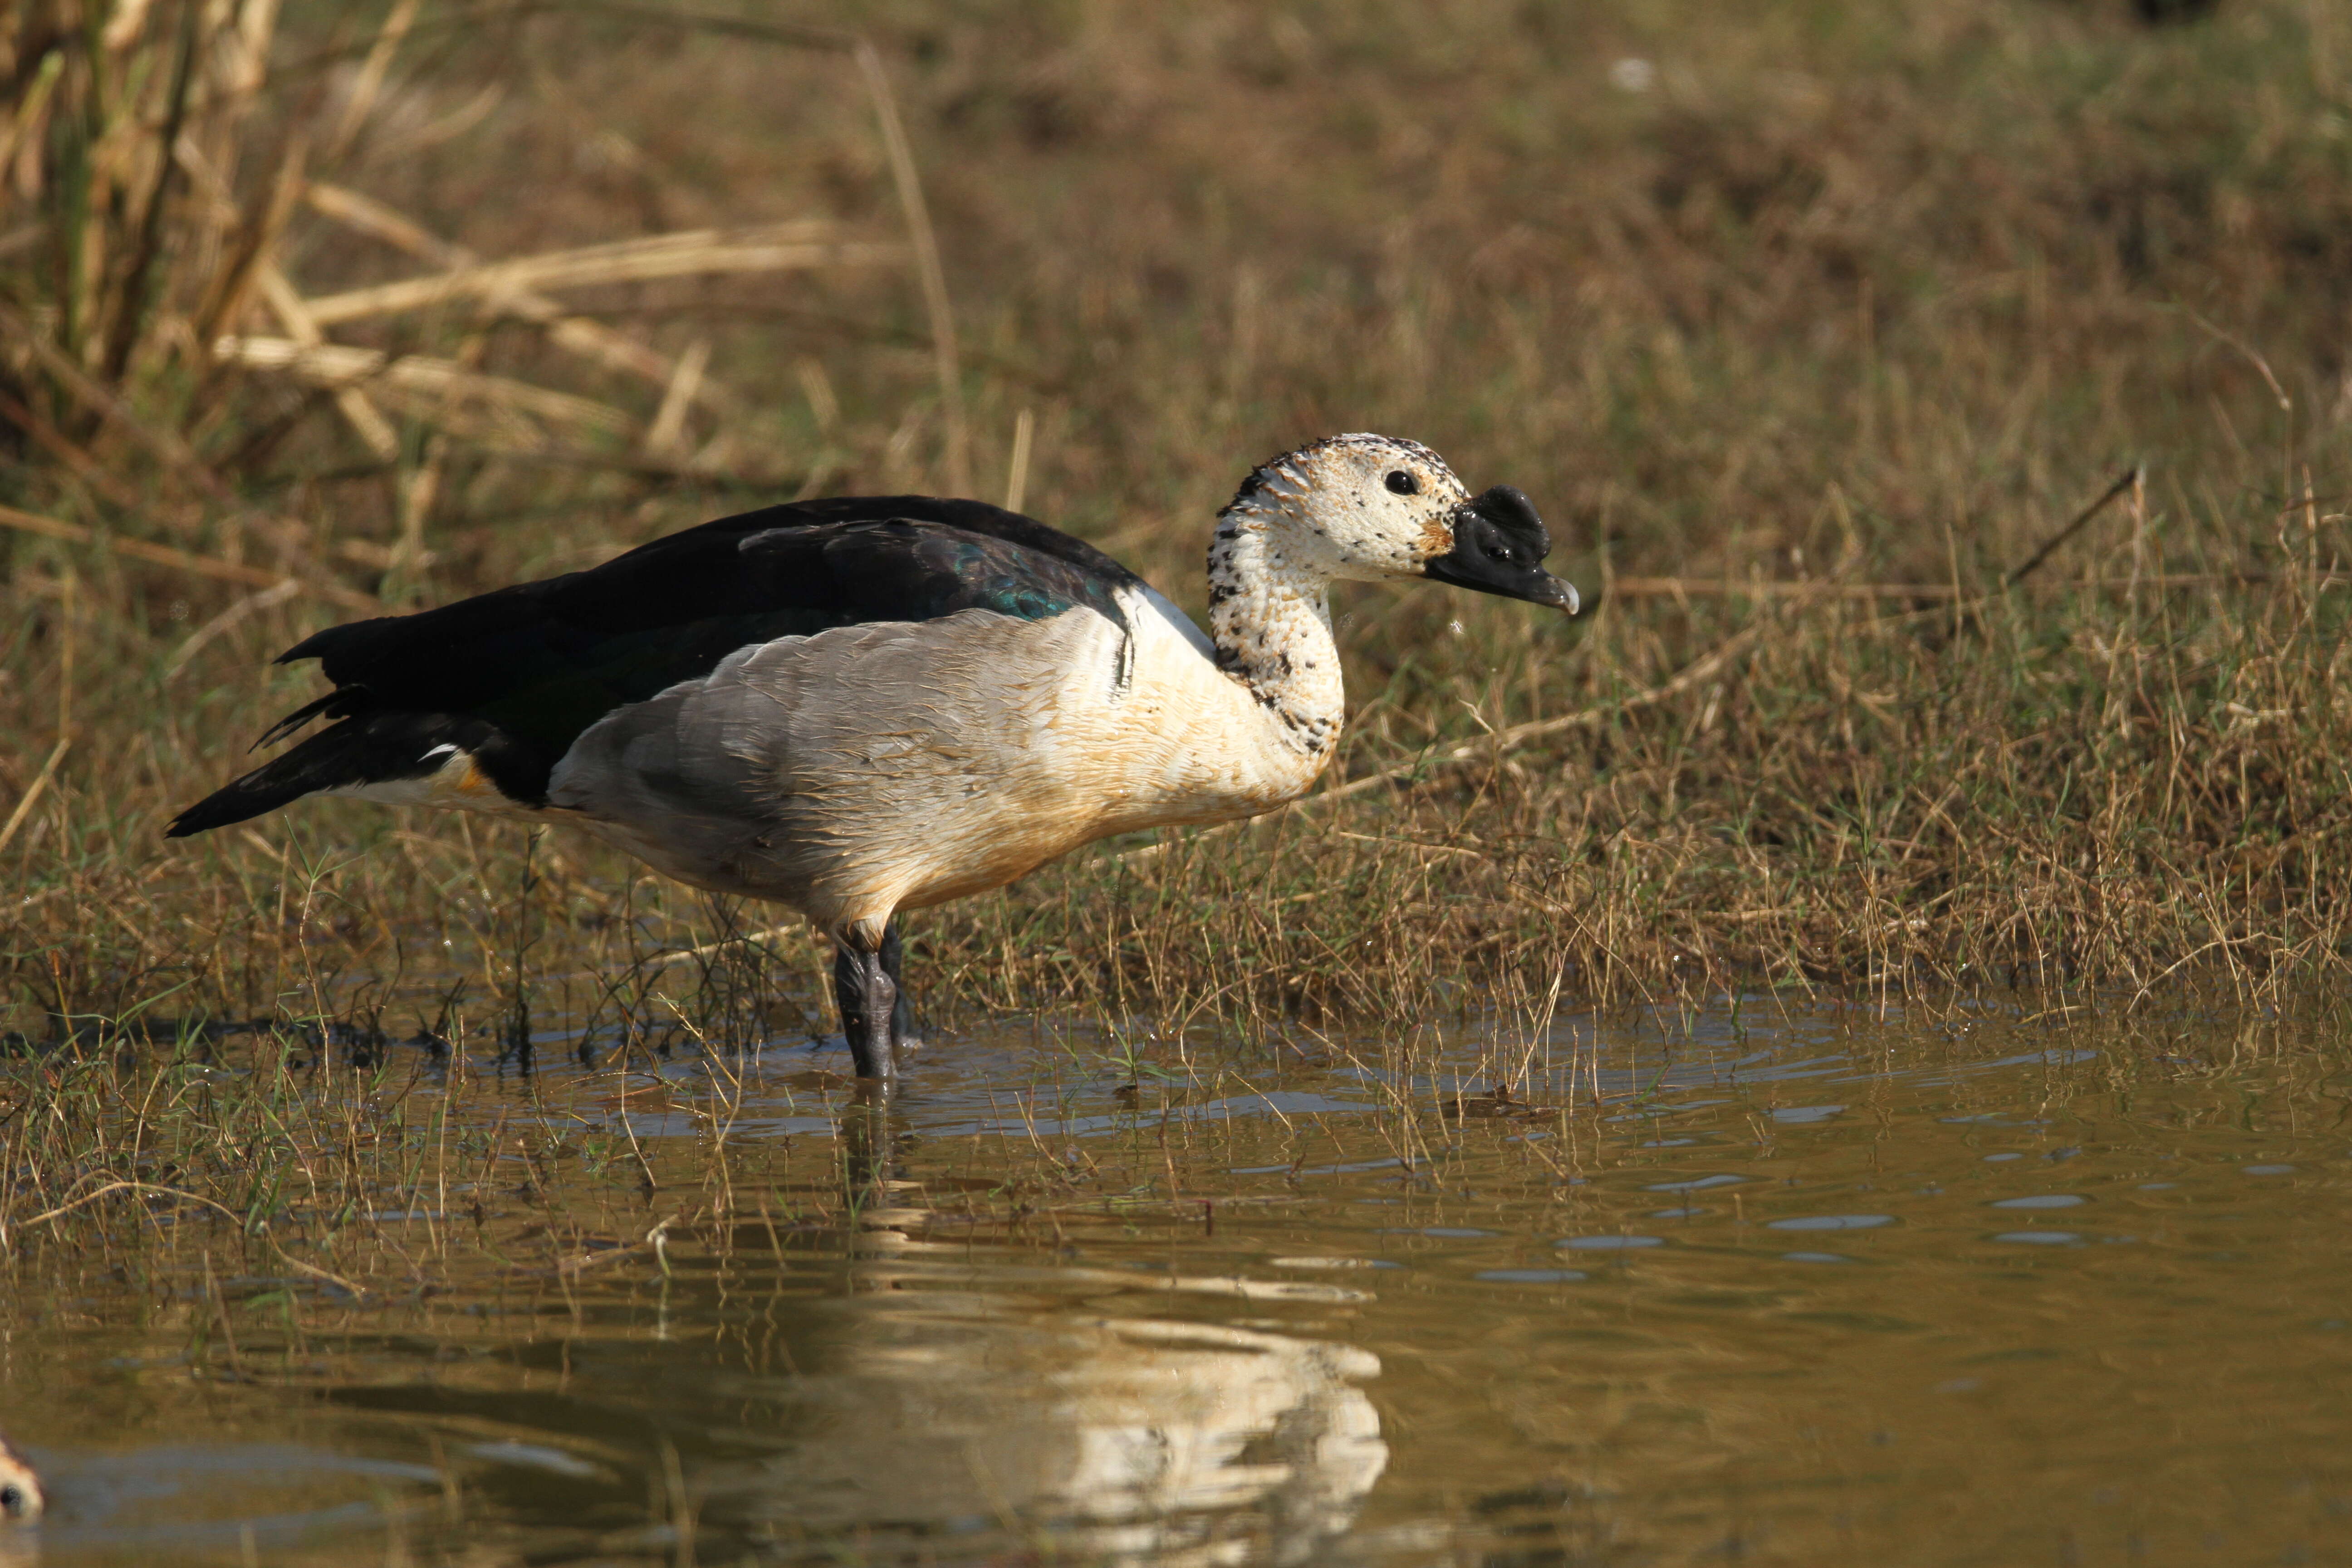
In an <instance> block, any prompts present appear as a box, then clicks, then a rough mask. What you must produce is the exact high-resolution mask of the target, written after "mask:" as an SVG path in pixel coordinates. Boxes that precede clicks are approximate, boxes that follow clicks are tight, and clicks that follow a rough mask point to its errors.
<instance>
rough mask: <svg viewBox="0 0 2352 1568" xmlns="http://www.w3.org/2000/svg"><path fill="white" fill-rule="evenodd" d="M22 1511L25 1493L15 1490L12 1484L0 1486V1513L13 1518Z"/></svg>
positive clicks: (23, 1509)
mask: <svg viewBox="0 0 2352 1568" xmlns="http://www.w3.org/2000/svg"><path fill="white" fill-rule="evenodd" d="M24 1511H25V1494H24V1493H23V1492H21V1491H19V1490H17V1489H16V1486H15V1485H14V1484H11V1485H8V1486H5V1487H0V1513H5V1514H6V1515H7V1516H8V1517H9V1518H10V1519H15V1518H16V1516H17V1515H19V1514H21V1513H23V1512H24Z"/></svg>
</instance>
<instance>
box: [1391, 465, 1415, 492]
mask: <svg viewBox="0 0 2352 1568" xmlns="http://www.w3.org/2000/svg"><path fill="white" fill-rule="evenodd" d="M1387 483H1388V487H1389V489H1392V490H1394V491H1395V492H1396V493H1397V494H1399V495H1401V496H1417V495H1419V494H1420V493H1421V481H1420V480H1419V479H1415V478H1413V477H1412V475H1411V474H1408V473H1406V472H1405V471H1404V470H1403V469H1402V468H1391V469H1390V470H1389V477H1388V480H1387Z"/></svg>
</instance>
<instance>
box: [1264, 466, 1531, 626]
mask: <svg viewBox="0 0 2352 1568" xmlns="http://www.w3.org/2000/svg"><path fill="white" fill-rule="evenodd" d="M1242 528H1256V529H1264V530H1267V531H1275V530H1279V531H1281V532H1282V533H1283V534H1284V535H1285V536H1286V537H1285V538H1284V540H1283V542H1282V545H1281V548H1282V550H1283V551H1284V552H1285V553H1290V554H1295V555H1297V556H1298V557H1300V558H1302V563H1307V564H1312V565H1313V566H1314V567H1316V568H1318V569H1319V570H1320V571H1322V573H1323V574H1325V575H1326V576H1329V577H1333V578H1342V579H1349V580H1352V581H1358V582H1366V581H1379V580H1381V579H1388V578H1398V577H1430V578H1434V579H1435V580H1436V581H1438V582H1440V583H1451V584H1454V586H1455V587H1457V588H1475V589H1476V590H1477V591H1478V592H1479V593H1482V594H1496V595H1501V596H1502V597H1504V598H1507V599H1525V600H1527V601H1528V603H1529V604H1533V605H1549V606H1551V607H1552V608H1554V609H1559V610H1566V611H1567V612H1568V613H1569V614H1570V615H1571V616H1572V615H1574V614H1576V611H1577V596H1576V588H1575V586H1574V585H1573V584H1570V583H1568V582H1566V581H1565V580H1563V579H1561V578H1559V577H1555V576H1553V575H1552V574H1550V573H1549V572H1547V571H1545V570H1544V567H1543V561H1544V557H1545V556H1546V555H1549V554H1550V553H1551V535H1550V534H1549V533H1548V532H1546V531H1544V524H1543V519H1542V518H1541V517H1539V516H1538V515H1537V514H1536V509H1535V507H1534V505H1533V504H1532V503H1531V502H1529V501H1528V498H1527V497H1526V496H1525V495H1523V494H1521V493H1520V492H1519V491H1517V490H1516V489H1512V488H1511V487H1510V486H1508V485H1496V487H1495V488H1494V489H1489V490H1486V491H1483V492H1481V493H1480V494H1477V495H1475V496H1474V495H1472V494H1471V493H1470V492H1469V490H1468V489H1465V487H1464V485H1463V483H1462V481H1461V480H1460V479H1455V478H1454V470H1453V469H1451V468H1447V467H1446V466H1445V459H1444V458H1440V457H1439V456H1438V455H1437V454H1436V453H1434V452H1433V451H1431V450H1430V449H1429V448H1428V447H1424V446H1423V445H1421V443H1419V442H1418V441H1407V440H1403V439H1401V438H1399V437H1394V436H1371V435H1355V436H1333V437H1328V439H1325V440H1321V441H1317V442H1314V443H1313V444H1311V445H1309V446H1305V447H1300V448H1298V450H1297V451H1295V452H1291V453H1287V454H1286V455H1285V456H1283V457H1279V458H1275V459H1274V460H1273V461H1271V462H1268V463H1265V464H1262V465H1260V466H1259V467H1258V468H1255V469H1254V470H1253V471H1252V472H1251V474H1250V476H1249V478H1248V479H1244V480H1243V481H1242V488H1241V489H1240V490H1239V492H1237V493H1236V494H1235V495H1234V499H1233V502H1232V504H1231V505H1229V506H1227V507H1226V508H1225V510H1224V512H1223V518H1222V521H1221V526H1220V528H1219V532H1220V533H1224V532H1226V531H1228V530H1235V529H1242Z"/></svg>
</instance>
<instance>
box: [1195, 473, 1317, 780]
mask: <svg viewBox="0 0 2352 1568" xmlns="http://www.w3.org/2000/svg"><path fill="white" fill-rule="evenodd" d="M1323 545H1324V542H1323V541H1322V540H1321V539H1320V538H1319V537H1318V536H1316V535H1315V534H1314V533H1312V531H1309V530H1308V529H1307V528H1305V527H1304V526H1303V525H1301V524H1299V523H1298V522H1297V521H1293V520H1292V519H1290V518H1288V517H1286V516H1285V515H1284V514H1283V513H1282V512H1281V511H1279V510H1275V509H1273V508H1271V507H1265V508H1261V507H1259V506H1256V505H1253V504H1252V502H1251V501H1250V500H1238V501H1236V502H1235V503H1234V505H1232V506H1230V507H1228V508H1226V509H1225V511H1224V513H1223V516H1221V517H1220V518H1219V519H1218V520H1217V536H1216V541H1215V542H1214V543H1213V544H1211V545H1210V546H1209V636H1210V638H1211V640H1213V642H1214V643H1215V644H1216V647H1217V666H1218V668H1221V669H1223V670H1224V671H1225V672H1226V673H1227V674H1229V675H1232V676H1234V678H1236V679H1239V680H1240V681H1241V682H1242V684H1243V685H1244V686H1246V687H1247V688H1249V691H1250V695H1251V696H1253V697H1255V698H1256V699H1257V700H1258V701H1259V702H1260V703H1261V704H1262V705H1263V706H1264V707H1265V709H1266V710H1267V711H1268V713H1269V714H1270V715H1271V716H1272V717H1273V718H1274V719H1275V720H1276V721H1278V724H1279V727H1280V729H1281V731H1282V734H1283V738H1284V739H1285V740H1286V742H1288V743H1289V744H1290V745H1291V746H1292V747H1295V748H1296V749H1297V751H1299V752H1303V753H1305V754H1307V755H1308V756H1314V757H1318V758H1319V757H1321V756H1323V755H1324V754H1325V753H1327V752H1329V750H1330V748H1331V746H1332V744H1333V743H1334V742H1337V741H1338V740H1339V728H1340V725H1341V724H1342V723H1343V722H1344V721H1345V720H1346V717H1347V700H1346V697H1345V695H1344V694H1343V693H1342V692H1341V690H1340V686H1339V644H1338V643H1336V642H1335V641H1333V640H1332V637H1331V604H1330V597H1329V592H1328V590H1329V587H1330V583H1331V572H1330V569H1329V563H1328V562H1327V561H1325V560H1324V559H1323V558H1322V557H1323V556H1324V555H1325V554H1326V550H1325V549H1324V548H1318V547H1320V546H1323Z"/></svg>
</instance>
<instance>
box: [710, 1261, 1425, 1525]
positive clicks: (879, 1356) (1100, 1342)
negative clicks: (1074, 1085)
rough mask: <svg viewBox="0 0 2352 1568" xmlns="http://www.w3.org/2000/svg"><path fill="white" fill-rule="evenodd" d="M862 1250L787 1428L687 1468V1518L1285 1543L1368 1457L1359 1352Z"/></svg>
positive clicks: (1367, 1469) (1350, 1489) (1344, 1512)
mask: <svg viewBox="0 0 2352 1568" xmlns="http://www.w3.org/2000/svg"><path fill="white" fill-rule="evenodd" d="M909 1261H910V1262H911V1261H912V1260H909ZM862 1272H863V1274H864V1279H862V1280H861V1284H862V1285H864V1286H866V1287H868V1288H870V1289H871V1290H872V1291H873V1293H872V1294H866V1295H861V1296H859V1297H856V1298H852V1299H851V1300H852V1302H854V1306H852V1309H851V1310H853V1311H854V1312H855V1313H856V1315H857V1316H859V1317H862V1318H865V1319H866V1321H865V1322H863V1323H862V1324H860V1325H859V1331H858V1333H857V1334H856V1336H855V1338H854V1339H853V1340H852V1341H850V1342H845V1343H843V1344H842V1345H841V1346H840V1347H839V1350H838V1352H837V1353H836V1355H835V1357H833V1358H832V1359H831V1360H830V1362H829V1364H826V1365H824V1367H823V1368H821V1369H818V1370H813V1371H811V1372H809V1373H806V1374H804V1375H803V1376H802V1377H800V1378H797V1379H795V1380H793V1387H792V1389H791V1391H790V1393H789V1394H788V1395H786V1397H787V1399H788V1400H789V1403H790V1404H791V1405H793V1419H791V1421H790V1422H789V1426H790V1427H791V1428H792V1435H791V1436H789V1437H788V1438H787V1439H786V1441H785V1443H784V1445H783V1446H782V1447H781V1448H780V1449H779V1450H778V1451H776V1452H774V1453H772V1454H770V1455H767V1456H764V1457H762V1458H757V1459H739V1460H732V1461H725V1462H721V1463H719V1464H717V1465H715V1466H713V1467H711V1468H708V1469H705V1470H703V1471H702V1472H701V1473H699V1474H698V1475H697V1476H696V1477H695V1479H694V1487H695V1489H696V1490H697V1491H698V1493H700V1494H701V1496H702V1498H703V1517H704V1520H705V1521H706V1528H707V1527H708V1526H709V1525H710V1524H722V1526H732V1527H734V1528H735V1529H737V1530H740V1531H742V1532H743V1533H745V1534H747V1535H751V1536H758V1537H766V1538H768V1539H770V1540H772V1541H780V1542H784V1543H792V1542H796V1541H797V1542H800V1543H803V1544H805V1545H807V1546H809V1547H812V1548H818V1549H822V1548H823V1546H824V1543H825V1542H827V1541H829V1540H830V1541H834V1542H838V1541H839V1540H840V1538H842V1537H844V1536H851V1535H854V1536H855V1537H856V1540H857V1542H858V1543H859V1549H860V1552H861V1554H862V1555H865V1556H866V1557H867V1558H868V1559H869V1560H883V1561H887V1560H891V1559H894V1558H911V1557H916V1556H922V1557H925V1558H932V1557H936V1556H937V1555H938V1554H939V1553H940V1552H941V1550H942V1549H943V1548H945V1547H947V1545H948V1543H949V1542H950V1541H955V1542H959V1543H960V1544H961V1545H963V1546H964V1547H966V1548H967V1549H977V1550H979V1551H981V1552H992V1551H997V1550H1002V1549H1003V1546H1004V1545H1006V1544H1008V1543H1007V1542H1005V1541H1004V1540H1003V1536H1004V1534H1005V1533H1012V1534H1014V1535H1017V1536H1022V1537H1028V1538H1034V1539H1037V1540H1038V1543H1039V1544H1045V1543H1046V1542H1050V1544H1051V1547H1052V1549H1053V1550H1054V1551H1055V1552H1057V1553H1070V1554H1075V1555H1076V1556H1079V1557H1082V1558H1085V1559H1087V1560H1097V1559H1098V1560H1102V1561H1108V1562H1116V1563H1171V1564H1176V1563H1244V1562H1264V1563H1296V1562H1300V1561H1304V1560H1305V1559H1307V1558H1308V1557H1310V1556H1312V1555H1314V1554H1315V1553H1316V1552H1317V1550H1318V1548H1319V1547H1320V1546H1322V1545H1323V1544H1324V1543H1326V1542H1329V1541H1331V1540H1332V1539H1333V1538H1335V1537H1337V1536H1338V1535H1339V1534H1341V1533H1342V1532H1344V1531H1346V1529H1347V1528H1348V1526H1349V1524H1350V1523H1351V1522H1352V1521H1353V1519H1354V1517H1355V1513H1356V1510H1357V1509H1358V1508H1359V1507H1360V1504H1361V1502H1362V1500H1363V1499H1364V1497H1365V1496H1366V1494H1367V1493H1369V1492H1370V1489H1371V1487H1372V1484H1373V1482H1374V1481H1375V1480H1377V1479H1379V1477H1380V1474H1381V1470H1382V1468H1384V1467H1385V1466H1386V1464H1387V1460H1388V1449H1387V1447H1386V1445H1384V1444H1383V1443H1382V1442H1381V1438H1380V1422H1379V1417H1378V1415H1376V1414H1375V1412H1374V1411H1373V1409H1372V1405H1371V1402H1370V1400H1368V1399H1367V1398H1366V1397H1365V1396H1364V1394H1363V1393H1362V1391H1361V1390H1360V1389H1359V1388H1358V1387H1357V1386H1356V1381H1357V1380H1359V1379H1361V1378H1365V1377H1370V1376H1371V1375H1373V1374H1375V1373H1377V1372H1378V1371H1379V1363H1378V1362H1376V1361H1375V1360H1374V1359H1373V1358H1372V1357H1371V1356H1370V1355H1369V1354H1367V1353H1365V1352H1361V1351H1358V1350H1354V1349H1351V1348H1349V1347H1347V1346H1343V1345H1335V1344H1328V1343H1320V1342H1314V1341H1308V1340H1300V1339H1294V1338H1290V1337H1288V1336H1286V1335H1282V1334H1276V1333H1266V1332H1262V1331H1254V1330H1248V1329H1240V1328H1232V1327H1224V1326H1219V1325H1213V1324H1206V1323H1186V1322H1178V1321H1171V1320H1168V1319H1161V1318H1141V1317H1094V1316H1089V1315H1087V1314H1085V1313H1083V1312H1077V1313H1067V1314H1056V1313H1055V1311H1054V1310H1053V1307H1054V1305H1055V1303H1054V1301H1053V1300H1052V1298H1051V1297H1050V1296H1048V1295H1045V1294H1043V1293H1038V1294H1014V1293H1009V1292H996V1291H991V1292H987V1293H982V1292H980V1291H976V1290H959V1289H940V1288H937V1285H936V1283H935V1282H933V1281H931V1280H930V1279H929V1278H928V1276H929V1273H930V1271H929V1270H928V1269H925V1268H922V1267H920V1266H919V1264H918V1265H915V1266H913V1267H910V1268H901V1269H898V1270H895V1271H894V1270H893V1269H892V1268H891V1266H890V1265H887V1264H881V1263H877V1264H875V1265H873V1266H871V1267H870V1268H864V1269H862ZM1039 1272H1040V1273H1041V1274H1043V1273H1045V1272H1046V1271H1043V1270H1041V1271H1039ZM894 1273H895V1274H896V1275H897V1276H898V1277H896V1278H894V1277H893V1276H894ZM917 1280H921V1281H924V1286H923V1288H920V1289H914V1290H902V1289H898V1287H900V1286H903V1285H906V1284H908V1283H911V1282H914V1281H917ZM1041 1282H1042V1281H1041ZM769 1392H770V1393H771V1394H773V1393H774V1392H775V1391H774V1390H772V1389H771V1390H770V1391H769ZM956 1554H957V1555H961V1552H958V1553H956Z"/></svg>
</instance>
